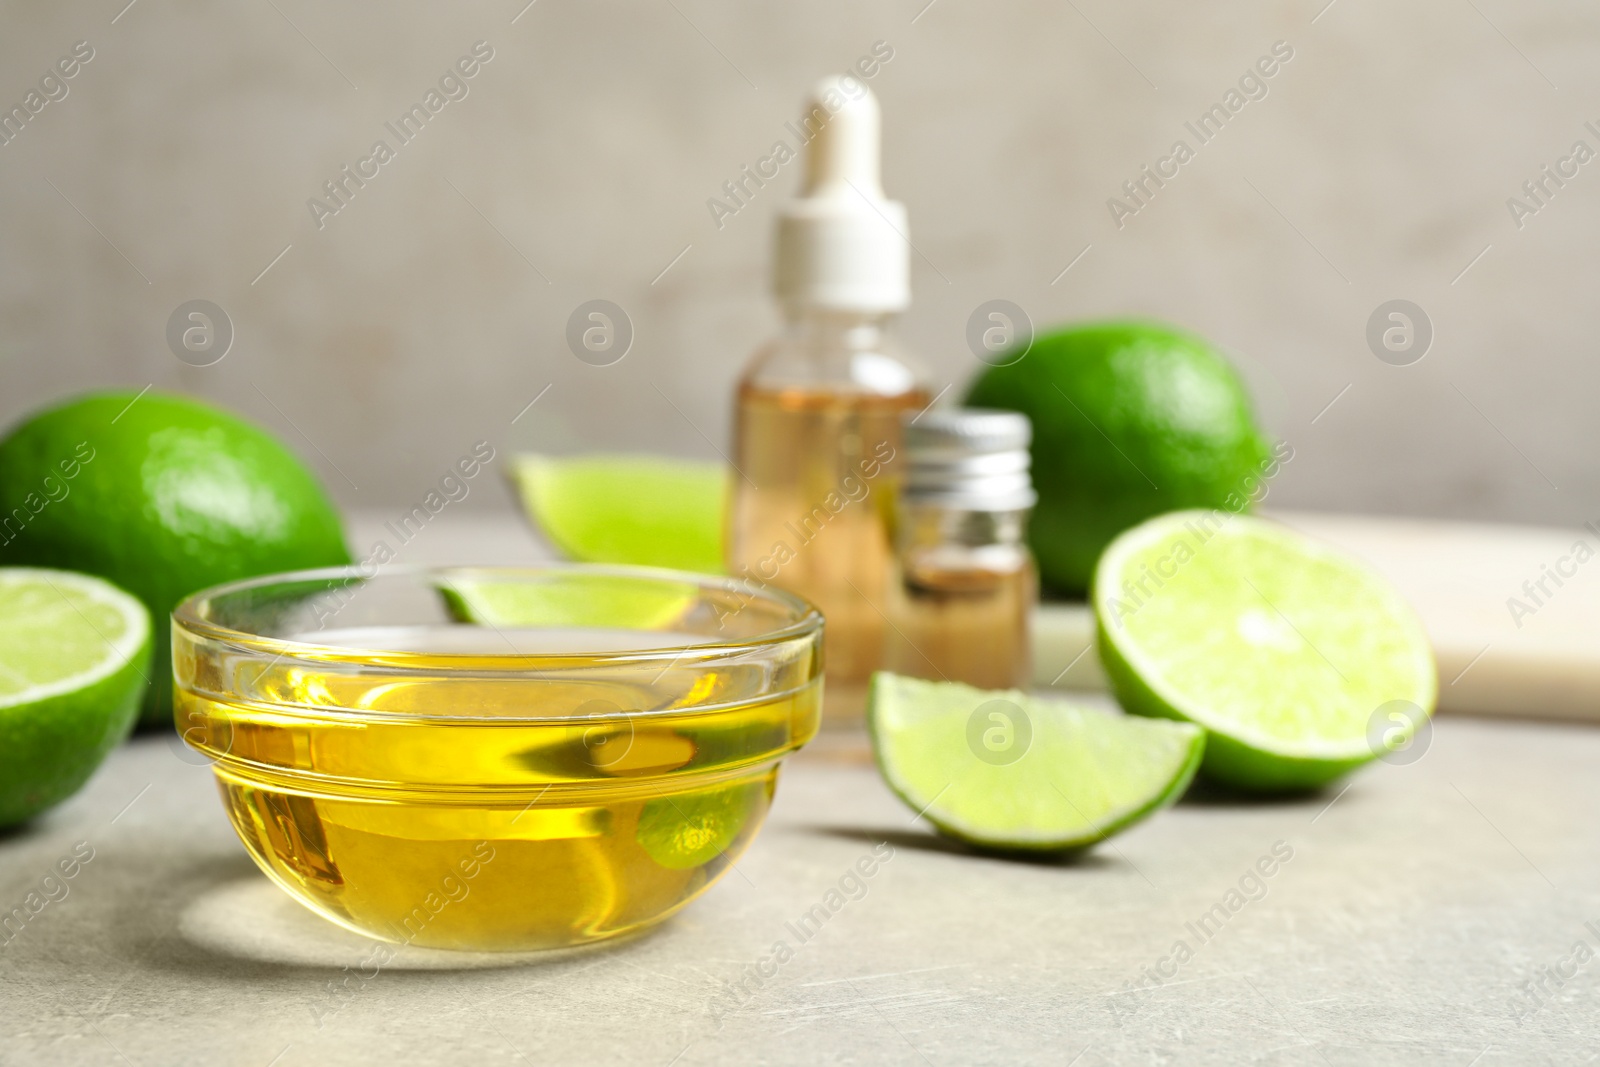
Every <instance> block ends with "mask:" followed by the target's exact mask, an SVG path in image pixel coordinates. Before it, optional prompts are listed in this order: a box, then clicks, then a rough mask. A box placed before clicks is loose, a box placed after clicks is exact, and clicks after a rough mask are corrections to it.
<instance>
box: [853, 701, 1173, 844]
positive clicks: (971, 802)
mask: <svg viewBox="0 0 1600 1067" xmlns="http://www.w3.org/2000/svg"><path fill="white" fill-rule="evenodd" d="M867 728H868V730H869V731H870V732H871V734H872V747H873V751H874V752H875V753H876V754H877V759H878V767H879V769H880V770H881V771H882V772H883V777H884V779H885V781H887V782H888V783H889V788H891V789H893V790H894V791H895V793H896V794H897V795H898V796H899V797H900V799H901V800H903V801H905V802H906V803H907V804H908V805H910V806H911V808H912V810H914V811H916V812H919V813H920V814H922V815H923V816H925V817H926V818H927V819H928V821H929V822H931V823H933V825H934V826H936V827H938V828H939V830H940V831H942V832H943V833H945V834H947V835H949V836H950V837H954V838H957V839H959V840H961V841H965V842H967V843H968V844H972V845H976V846H978V847H980V848H985V849H992V850H996V851H1003V852H1070V851H1075V850H1078V849H1083V848H1086V847H1088V846H1090V845H1093V844H1095V843H1096V842H1099V841H1103V840H1105V839H1106V838H1107V837H1110V836H1111V835H1112V834H1114V833H1117V832H1118V831H1120V830H1123V829H1126V828H1127V827H1129V826H1131V825H1133V824H1134V823H1136V822H1138V821H1139V820H1141V819H1143V818H1145V817H1146V816H1148V815H1151V814H1153V813H1154V812H1156V811H1158V810H1160V809H1161V808H1163V807H1165V806H1166V805H1168V804H1170V803H1172V802H1173V801H1174V800H1176V799H1177V798H1178V797H1179V796H1181V795H1182V794H1183V791H1184V789H1185V788H1187V786H1188V784H1189V781H1190V779H1192V778H1193V777H1194V773H1195V769H1196V768H1197V767H1198V766H1199V765H1200V759H1201V754H1202V752H1203V750H1204V747H1205V735H1204V733H1203V732H1202V731H1201V730H1199V729H1197V728H1196V727H1193V726H1189V725H1187V724H1183V723H1169V722H1159V721H1152V720H1148V719H1137V718H1131V717H1129V716H1124V715H1113V714H1107V713H1103V712H1098V711H1094V710H1092V709H1088V708H1080V707H1076V706H1074V705H1071V704H1067V703H1063V702H1059V701H1054V700H1042V699H1038V698H1035V697H1031V696H1028V695H1027V694H1025V693H1022V692H1019V691H1017V690H1015V689H1012V690H1005V691H993V692H991V691H985V690H982V689H974V688H972V687H971V686H967V685H962V684H960V683H958V682H928V681H923V680H921V679H918V678H904V677H901V676H899V675H895V674H888V673H885V672H879V673H878V674H875V675H873V678H872V689H871V693H870V695H869V697H868V702H867Z"/></svg>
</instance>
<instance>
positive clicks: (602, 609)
mask: <svg viewBox="0 0 1600 1067" xmlns="http://www.w3.org/2000/svg"><path fill="white" fill-rule="evenodd" d="M438 586H439V592H440V593H441V594H442V595H443V596H444V599H445V603H446V604H447V605H448V606H449V608H450V613H451V614H452V615H454V616H455V617H456V618H457V619H460V620H461V621H463V622H475V623H480V624H483V625H488V626H518V627H528V628H537V629H572V628H583V629H600V630H671V629H672V628H673V625H674V624H675V623H676V622H677V621H678V620H679V619H681V618H683V616H684V615H686V614H687V613H688V612H689V611H691V610H692V609H693V608H694V606H695V605H696V604H698V603H699V601H700V590H699V587H697V586H696V585H695V584H694V583H693V582H675V581H672V580H671V579H670V578H660V579H651V578H644V577H635V576H632V575H621V574H585V573H583V572H582V571H581V570H573V571H572V572H570V573H562V572H560V571H554V572H551V573H547V574H539V575H534V576H531V577H526V578H513V577H507V578H480V577H476V576H473V575H471V574H463V575H461V576H459V577H456V576H451V577H447V578H442V579H440V580H439V583H438ZM674 640H675V641H677V640H680V639H679V638H676V637H675V638H674Z"/></svg>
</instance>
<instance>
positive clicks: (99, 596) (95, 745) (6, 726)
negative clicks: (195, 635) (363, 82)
mask: <svg viewBox="0 0 1600 1067" xmlns="http://www.w3.org/2000/svg"><path fill="white" fill-rule="evenodd" d="M150 636H151V634H150V615H149V613H148V612H147V611H146V610H145V607H144V605H143V604H141V603H139V601H138V600H136V599H135V598H134V597H132V596H129V595H128V594H127V593H124V592H123V591H122V590H120V589H118V588H117V587H116V586H114V585H112V584H111V583H109V582H105V581H101V580H100V579H99V578H91V577H89V576H88V575H86V574H76V573H73V572H71V571H57V570H44V569H42V568H35V567H0V827H3V826H10V825H13V824H14V823H19V822H22V821H23V820H24V819H27V818H30V817H32V816H34V815H37V814H38V813H39V812H41V811H43V810H44V809H46V808H48V807H50V806H52V805H54V804H58V803H60V802H61V801H63V800H65V799H66V798H67V797H69V796H71V795H72V794H73V793H75V792H77V791H78V788H79V787H80V786H82V785H83V783H84V782H86V781H88V779H89V775H91V774H93V773H94V769H95V768H96V767H98V766H99V765H100V761H101V760H102V759H104V758H105V755H106V753H107V752H109V751H111V749H112V748H114V747H115V746H116V745H117V743H118V742H120V741H121V740H122V739H123V738H125V737H127V736H128V731H129V730H131V729H132V728H133V722H134V719H135V717H136V716H137V715H138V711H139V702H140V701H141V700H142V699H143V698H144V694H145V689H146V686H147V684H148V681H149V678H150V645H151V642H150Z"/></svg>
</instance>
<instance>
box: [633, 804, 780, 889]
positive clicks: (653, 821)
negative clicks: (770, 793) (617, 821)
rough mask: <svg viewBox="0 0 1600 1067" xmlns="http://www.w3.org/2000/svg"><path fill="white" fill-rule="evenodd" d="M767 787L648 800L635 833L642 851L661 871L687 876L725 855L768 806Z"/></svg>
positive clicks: (641, 812) (640, 813)
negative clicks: (685, 874)
mask: <svg viewBox="0 0 1600 1067" xmlns="http://www.w3.org/2000/svg"><path fill="white" fill-rule="evenodd" d="M766 792H767V787H766V784H765V783H763V782H748V783H745V784H743V785H734V786H726V787H724V788H721V789H712V790H709V791H707V792H703V793H682V794H678V795H675V796H665V797H657V798H656V799H654V800H650V801H647V802H646V803H645V805H644V807H643V808H642V809H641V810H640V812H639V828H638V830H637V831H636V832H635V834H634V838H635V840H637V841H638V842H639V847H641V848H643V849H644V850H645V852H647V853H649V855H650V858H651V859H653V860H655V861H656V862H657V863H659V864H661V866H663V867H666V868H668V869H670V870H674V871H684V870H688V869H689V868H691V867H699V866H701V865H702V864H705V863H709V862H710V861H711V860H713V859H715V858H716V857H717V856H719V855H720V854H722V853H723V852H725V851H727V849H728V846H729V845H731V844H733V842H734V840H735V839H736V838H738V836H739V831H740V830H743V829H744V827H745V823H747V822H748V821H749V820H750V817H751V816H752V815H759V814H760V811H761V806H762V805H763V804H764V803H765V802H766Z"/></svg>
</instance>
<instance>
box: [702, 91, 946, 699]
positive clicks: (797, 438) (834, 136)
mask: <svg viewBox="0 0 1600 1067" xmlns="http://www.w3.org/2000/svg"><path fill="white" fill-rule="evenodd" d="M806 113H807V115H808V116H812V117H815V116H817V115H819V113H820V114H822V115H826V116H828V118H827V121H826V122H822V123H821V124H820V126H816V125H813V124H812V122H811V121H810V120H808V123H807V129H808V131H809V130H814V131H815V132H814V135H813V137H812V139H811V141H810V142H809V143H808V145H807V150H806V172H805V182H804V186H803V188H802V189H801V191H800V195H799V197H797V198H796V199H794V200H792V201H790V202H789V203H788V204H786V205H785V206H784V207H783V208H782V209H781V212H780V214H779V217H778V231H777V242H776V248H775V256H774V272H773V291H774V295H775V296H776V297H777V299H778V304H779V306H780V308H781V310H782V312H783V317H784V326H783V330H782V332H781V333H780V334H779V336H778V337H777V338H775V339H774V340H772V341H771V342H769V343H767V344H766V345H764V346H762V347H761V348H760V349H758V350H757V351H756V353H755V356H754V357H753V358H752V360H751V362H750V364H749V366H748V368H747V369H746V371H745V373H744V375H743V377H742V378H741V379H740V381H739V386H738V394H737V397H736V400H735V411H734V433H733V456H732V459H733V465H734V467H735V468H736V469H735V471H734V473H733V475H732V486H733V489H732V493H731V497H730V506H729V511H728V529H727V539H726V543H727V556H728V559H727V562H728V568H729V570H730V572H731V573H733V574H735V575H737V576H739V577H741V578H746V579H749V580H752V581H756V582H760V583H763V584H768V583H770V584H772V585H776V586H778V587H779V588H782V589H787V590H789V591H790V592H793V593H796V594H798V595H800V596H802V597H805V598H806V599H807V600H810V601H811V602H812V603H813V604H815V605H816V606H817V607H818V608H820V609H821V611H822V613H823V616H824V618H825V619H826V625H827V629H826V647H825V653H824V654H825V656H826V664H827V669H826V679H827V684H826V690H825V697H824V704H823V722H824V725H840V724H849V723H851V722H859V721H860V719H861V716H862V712H863V709H864V706H865V698H866V685H867V682H868V680H869V678H870V677H871V674H872V672H873V671H874V670H877V669H878V668H879V667H880V666H881V664H882V660H883V653H884V632H885V628H886V624H885V621H884V593H885V590H886V589H887V588H888V582H889V572H890V562H891V558H892V551H893V550H892V546H891V544H890V535H889V516H890V514H891V510H892V501H893V498H894V490H895V482H896V480H897V479H898V477H899V476H900V473H901V468H902V467H903V466H904V459H903V457H902V455H901V452H902V448H903V445H902V438H901V417H902V415H903V414H904V413H906V412H908V411H917V410H920V409H922V408H923V407H925V406H926V405H927V404H928V401H929V396H928V391H927V389H926V387H925V386H924V383H923V376H922V374H921V372H920V371H919V370H918V369H917V368H916V367H915V366H914V365H913V364H912V363H911V362H910V361H909V360H907V359H906V358H905V357H904V356H902V355H901V354H900V352H899V350H898V349H897V347H896V346H895V343H894V340H893V338H892V336H891V334H890V326H891V323H892V319H893V317H894V316H895V315H896V314H897V313H898V312H900V311H903V310H904V309H905V308H906V306H907V305H908V304H909V303H910V302H911V287H910V273H911V271H910V266H911V264H910V258H909V255H910V249H909V244H908V241H907V233H908V229H907V226H906V210H905V206H904V205H903V204H900V203H898V202H896V201H893V200H889V199H887V198H885V196H884V193H883V186H882V183H881V181H880V179H879V167H878V154H879V139H880V113H879V109H878V101H877V99H876V98H875V97H874V96H873V95H872V92H871V91H870V90H869V89H867V87H866V86H865V85H864V84H862V83H861V82H860V81H859V80H856V79H853V78H848V77H843V78H841V77H834V78H828V79H825V80H823V81H822V82H820V83H818V85H817V86H816V88H815V89H814V90H813V92H812V96H811V99H810V100H809V101H808V102H807V107H806Z"/></svg>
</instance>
